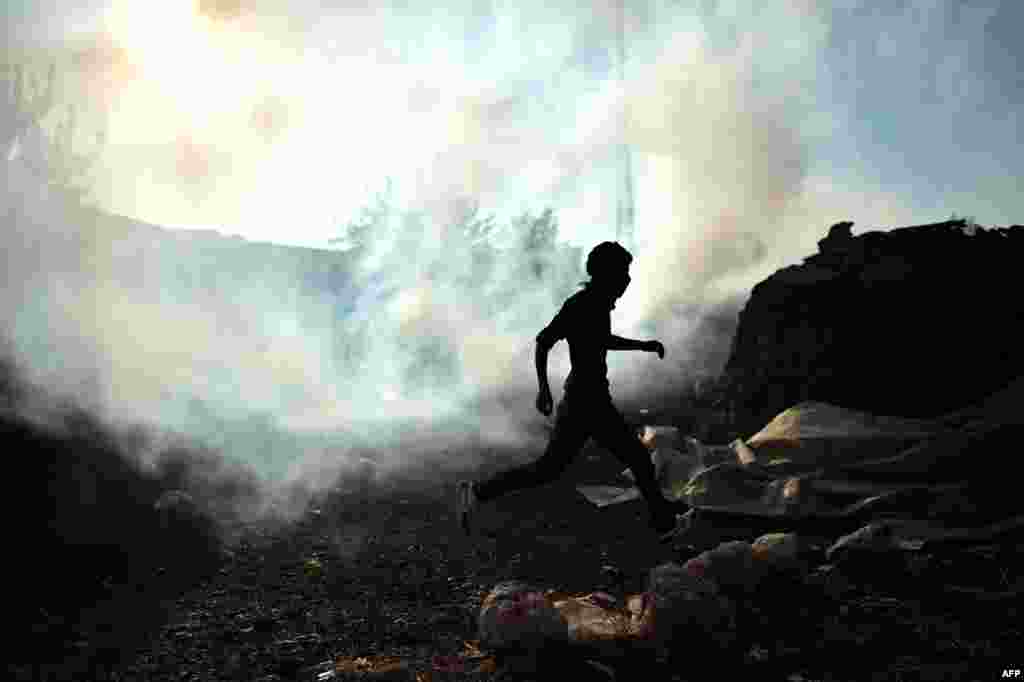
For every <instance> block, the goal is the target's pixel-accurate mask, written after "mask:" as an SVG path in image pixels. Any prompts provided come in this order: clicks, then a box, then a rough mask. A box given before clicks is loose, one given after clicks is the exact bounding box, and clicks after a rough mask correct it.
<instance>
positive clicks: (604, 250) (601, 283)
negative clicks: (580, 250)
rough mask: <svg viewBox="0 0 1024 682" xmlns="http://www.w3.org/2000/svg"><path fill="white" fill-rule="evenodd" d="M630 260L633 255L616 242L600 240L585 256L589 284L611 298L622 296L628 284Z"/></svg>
mask: <svg viewBox="0 0 1024 682" xmlns="http://www.w3.org/2000/svg"><path fill="white" fill-rule="evenodd" d="M632 262H633V255H632V254H631V253H630V252H629V251H627V250H626V249H625V248H623V246H622V245H621V244H619V243H618V242H601V243H600V244H598V245H597V246H595V247H594V248H593V249H591V250H590V254H589V255H588V256H587V274H588V275H590V286H592V287H595V288H597V289H600V290H601V291H603V292H606V293H608V294H609V295H610V296H611V297H612V298H618V297H619V296H622V294H623V293H625V291H626V287H628V286H629V282H630V277H629V264H630V263H632Z"/></svg>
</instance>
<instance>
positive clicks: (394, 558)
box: [6, 451, 1024, 682]
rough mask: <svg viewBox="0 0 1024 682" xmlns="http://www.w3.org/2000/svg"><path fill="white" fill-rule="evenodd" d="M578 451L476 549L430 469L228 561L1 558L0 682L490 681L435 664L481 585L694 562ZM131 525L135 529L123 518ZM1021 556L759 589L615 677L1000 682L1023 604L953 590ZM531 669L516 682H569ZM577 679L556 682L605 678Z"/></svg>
mask: <svg viewBox="0 0 1024 682" xmlns="http://www.w3.org/2000/svg"><path fill="white" fill-rule="evenodd" d="M588 455H593V452H589V453H588V452H586V451H585V452H584V453H583V455H581V457H580V458H579V459H578V460H577V462H576V464H575V465H574V466H573V468H572V469H571V470H570V472H569V474H568V475H567V477H566V479H565V481H564V483H562V484H557V485H553V486H550V487H547V488H542V489H539V490H536V491H533V492H529V493H525V494H519V495H513V496H510V497H508V498H506V499H504V500H501V501H499V502H497V503H494V504H493V505H491V506H490V507H488V508H487V509H486V510H485V511H484V512H483V513H482V515H481V517H480V520H479V521H480V524H479V526H480V527H479V532H478V534H477V536H476V537H474V538H466V537H464V536H463V535H462V534H461V533H460V531H459V530H458V529H457V527H456V525H455V523H454V519H453V516H452V510H451V506H450V500H451V486H452V484H453V480H452V479H451V477H450V476H449V475H447V474H441V473H438V472H436V471H435V472H434V473H429V472H421V473H419V474H417V475H415V476H413V475H410V477H409V479H408V480H404V481H391V482H388V483H387V484H381V485H377V486H374V487H372V488H371V489H369V490H363V491H360V490H355V489H353V490H348V489H339V490H337V491H335V492H333V493H332V494H330V495H329V496H327V497H326V498H324V499H322V500H319V501H317V502H316V503H315V504H314V505H313V506H312V507H311V508H310V509H309V510H308V511H307V513H306V514H305V516H304V517H303V518H302V520H301V521H299V522H298V523H295V524H289V525H278V526H271V525H263V526H259V527H256V526H250V527H246V528H243V529H239V530H240V538H241V539H240V541H239V542H237V543H236V544H233V545H232V546H229V547H227V548H226V549H224V550H221V549H218V548H215V547H213V548H211V547H210V546H209V544H208V543H206V542H205V541H199V540H197V539H196V538H195V537H172V536H170V535H167V536H160V535H158V534H154V533H155V531H154V532H148V531H147V533H146V535H145V537H143V536H141V535H140V536H138V537H134V538H133V537H131V536H128V537H126V540H125V542H126V543H128V544H124V545H122V546H119V547H115V546H112V545H110V544H109V543H108V544H107V545H102V546H94V547H92V548H91V549H89V548H83V547H80V546H76V547H72V546H68V547H66V548H64V549H63V550H62V551H61V552H59V553H54V552H49V553H47V552H46V551H43V550H42V549H40V550H38V551H37V550H35V549H33V547H34V546H33V545H32V544H31V543H26V542H24V541H23V540H19V541H18V542H16V543H15V542H12V545H13V547H12V545H9V546H8V552H7V558H6V562H8V564H14V565H15V567H16V569H17V570H16V573H15V575H14V577H13V579H11V580H9V581H8V583H7V586H8V589H10V590H12V593H13V596H14V597H16V598H17V599H18V600H19V601H18V603H19V607H18V608H17V609H15V610H14V611H12V612H10V615H12V616H13V617H15V628H16V629H18V632H19V634H17V635H15V636H12V638H9V641H8V645H9V649H8V650H9V652H10V653H9V654H8V661H9V663H8V669H9V675H8V679H17V680H96V681H103V680H197V681H198V680H245V681H256V680H264V681H269V680H316V679H317V674H318V673H319V672H322V671H323V670H324V668H317V667H316V666H317V664H320V663H323V662H325V661H331V660H335V661H336V660H338V659H345V658H346V657H348V658H349V659H350V660H351V659H355V658H357V657H365V658H366V660H367V661H370V662H373V661H380V659H378V658H374V657H381V656H387V657H394V659H393V660H394V661H400V662H401V663H403V664H404V665H405V672H402V673H394V674H393V675H392V676H391V677H388V676H387V675H378V677H376V678H374V677H367V676H365V675H364V676H363V677H359V676H358V675H355V674H353V675H350V676H349V677H348V678H346V677H344V676H341V677H337V678H335V679H409V680H417V682H419V681H423V680H489V679H498V678H499V676H500V674H501V670H500V669H499V670H498V671H497V672H494V671H491V670H489V669H488V668H487V665H486V664H485V665H484V666H483V667H484V671H482V672H481V671H480V670H479V668H480V664H481V662H484V663H486V659H480V658H463V659H452V658H451V657H456V656H458V655H459V654H460V653H464V652H466V651H467V644H466V643H467V642H472V641H473V640H476V639H477V632H476V616H477V613H478V611H479V607H480V603H481V600H482V598H483V596H484V595H485V594H486V593H487V592H488V590H489V589H490V588H491V587H492V586H493V585H494V584H495V583H496V582H498V581H501V580H505V579H511V578H519V579H525V580H528V581H531V582H534V583H536V584H538V585H539V586H541V587H545V588H557V589H560V590H566V591H570V592H579V593H587V592H591V591H593V590H595V589H598V588H608V587H611V586H609V585H607V584H605V582H604V581H605V580H606V578H607V574H606V573H603V572H602V567H604V566H607V565H612V566H615V567H617V568H618V569H620V570H621V571H622V573H623V574H624V576H625V585H624V588H625V591H626V592H639V591H641V590H642V589H643V585H644V580H645V578H646V575H647V572H648V571H649V569H651V568H652V567H654V566H656V565H658V564H659V563H662V562H666V561H672V560H676V561H681V560H685V559H686V558H689V556H692V555H693V554H694V553H695V551H696V549H698V548H692V547H687V548H682V547H671V546H661V545H659V544H657V542H656V541H655V537H654V536H653V534H652V533H651V532H650V531H648V530H647V529H646V527H645V526H644V523H643V520H644V509H643V505H642V503H628V504H625V505H619V506H614V507H611V508H607V509H603V510H598V509H596V508H594V507H592V506H591V505H589V504H588V503H587V502H586V501H585V500H584V499H583V498H582V497H581V496H580V495H579V494H578V493H576V492H575V490H574V489H573V486H574V485H576V484H577V483H581V482H597V481H605V482H607V481H608V480H609V476H611V475H613V474H614V472H615V471H617V470H618V468H619V465H618V464H617V463H616V462H614V461H607V460H604V459H600V458H595V457H593V456H588ZM528 456H529V454H528V453H503V454H502V453H493V457H492V460H491V461H492V464H493V467H498V466H501V465H503V464H506V463H509V462H511V461H521V460H522V459H523V458H525V457H528ZM427 468H428V469H429V468H430V467H427ZM132 509H134V510H136V511H137V512H138V513H139V514H142V513H143V511H142V510H143V506H141V505H137V506H136V507H131V506H129V507H124V510H128V511H125V512H124V513H129V512H130V511H131V510H132ZM107 521H108V522H110V523H114V524H116V523H123V524H127V525H130V523H131V522H130V520H129V519H128V518H126V517H124V516H122V517H121V518H120V519H107ZM15 525H17V524H15ZM16 537H18V536H16ZM111 537H114V536H113V535H112V536H111ZM753 537H754V535H751V536H750V537H747V538H745V539H752V538H753ZM133 542H134V543H135V544H134V545H132V544H131V543H133ZM12 550H13V551H12ZM97 553H99V554H102V555H103V556H101V557H98V558H97V557H96V556H93V555H94V554H97ZM310 559H316V560H317V561H318V562H319V566H320V570H319V571H317V570H315V568H314V569H313V570H310V567H311V565H310V564H307V562H308V561H309V560H310ZM1022 559H1024V556H1022V550H1021V548H1020V547H1019V546H1018V545H1016V544H1013V543H1010V542H1007V543H1003V544H1002V545H987V546H982V547H975V548H971V549H960V550H956V551H953V552H947V553H944V555H942V556H939V555H923V556H922V555H919V556H915V557H913V559H912V561H910V562H909V563H908V562H907V561H904V560H903V558H902V557H901V558H900V559H899V560H897V561H891V560H885V559H881V560H879V561H878V562H869V564H870V565H869V567H868V569H867V570H864V569H863V568H862V569H861V570H859V571H856V572H850V571H847V572H844V571H841V570H839V569H832V570H825V569H818V570H815V571H812V572H811V574H810V576H809V577H807V578H806V579H801V580H794V581H793V582H792V583H789V584H785V585H783V586H779V585H775V586H773V587H772V588H771V589H764V590H761V591H759V592H758V593H757V594H756V595H755V596H754V598H753V599H752V600H751V602H750V604H749V607H748V610H747V616H748V617H747V619H746V624H745V626H744V630H743V631H742V636H741V637H740V641H741V644H740V646H738V647H734V648H733V649H729V650H723V651H721V652H718V651H709V650H708V648H707V644H706V642H705V641H703V640H701V641H697V640H696V639H695V640H694V642H693V651H692V652H690V651H686V650H684V651H683V652H682V655H681V656H680V659H681V661H683V663H679V662H678V661H677V662H676V663H674V664H673V665H672V666H665V665H661V666H660V667H659V665H657V664H655V665H650V666H646V667H643V668H641V667H639V666H640V664H639V663H628V664H626V665H625V666H624V667H622V668H620V669H619V670H618V673H617V677H616V678H615V679H618V680H633V679H637V680H645V679H690V680H718V679H732V678H734V677H735V678H739V677H740V676H742V677H743V678H749V679H761V680H789V681H792V682H798V681H800V680H879V681H882V680H891V681H896V680H989V679H1012V678H1007V677H1003V675H1004V670H1006V669H1010V670H1013V669H1019V668H1021V667H1024V653H1022V651H1024V647H1022V646H1021V642H1022V638H1021V621H1020V613H1021V611H1020V608H1021V604H1020V603H1019V601H1015V600H1013V599H1007V598H1002V599H983V598H979V597H978V596H977V595H976V594H971V593H970V592H964V593H963V594H961V593H959V592H957V591H951V590H950V589H949V588H950V586H951V585H958V586H961V587H966V588H983V589H984V590H986V591H987V592H988V593H996V592H1000V591H1005V590H1006V589H1008V586H1010V585H1013V584H1016V582H1017V581H1016V576H1017V575H1018V574H1019V572H1020V570H1021V568H1022V566H1024V560H1022ZM682 646H683V648H684V649H685V647H686V643H685V642H684V644H683V645H682ZM438 657H449V658H448V659H445V658H438ZM697 660H701V661H702V662H701V664H700V666H699V667H698V666H697V665H696V664H694V665H692V666H691V665H687V662H688V661H697ZM460 669H461V671H460ZM545 670H547V671H548V673H550V675H549V676H548V677H543V671H541V672H539V673H538V674H536V675H525V676H520V677H516V678H514V679H569V677H566V673H562V672H552V667H551V665H548V666H547V667H546V668H545ZM585 670H589V673H585V672H581V671H579V670H577V671H576V672H573V673H572V674H571V675H570V677H571V678H573V679H577V680H580V681H582V680H584V679H586V678H587V675H588V674H592V679H605V680H606V679H609V677H608V676H607V673H603V672H600V671H599V670H597V669H585ZM417 673H418V674H419V676H418V677H417ZM427 673H429V675H428V674H427ZM401 675H404V677H403V676H401ZM322 679H323V678H322ZM502 679H508V676H506V678H502Z"/></svg>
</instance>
